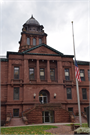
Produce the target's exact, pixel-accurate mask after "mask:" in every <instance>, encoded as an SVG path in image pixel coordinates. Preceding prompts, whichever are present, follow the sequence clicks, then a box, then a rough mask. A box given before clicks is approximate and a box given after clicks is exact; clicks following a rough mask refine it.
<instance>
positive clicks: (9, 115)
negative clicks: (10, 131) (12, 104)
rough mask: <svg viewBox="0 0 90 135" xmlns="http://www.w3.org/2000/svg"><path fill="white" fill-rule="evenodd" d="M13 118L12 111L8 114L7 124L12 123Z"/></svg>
mask: <svg viewBox="0 0 90 135" xmlns="http://www.w3.org/2000/svg"><path fill="white" fill-rule="evenodd" d="M8 117H9V119H8ZM11 118H12V116H11V113H8V114H7V119H6V125H8V124H9V123H10V121H11Z"/></svg>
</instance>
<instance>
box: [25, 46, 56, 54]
mask: <svg viewBox="0 0 90 135" xmlns="http://www.w3.org/2000/svg"><path fill="white" fill-rule="evenodd" d="M28 53H41V54H57V53H55V52H54V51H52V50H50V49H48V48H46V47H44V46H41V47H39V48H36V49H34V50H32V51H29V52H28Z"/></svg>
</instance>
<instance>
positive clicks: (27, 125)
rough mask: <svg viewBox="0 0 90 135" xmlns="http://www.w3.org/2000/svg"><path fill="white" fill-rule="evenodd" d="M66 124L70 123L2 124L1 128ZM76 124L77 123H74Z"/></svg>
mask: <svg viewBox="0 0 90 135" xmlns="http://www.w3.org/2000/svg"><path fill="white" fill-rule="evenodd" d="M66 124H71V123H42V124H29V125H20V126H2V128H11V127H22V126H43V125H53V126H57V125H66ZM75 124H78V123H75Z"/></svg>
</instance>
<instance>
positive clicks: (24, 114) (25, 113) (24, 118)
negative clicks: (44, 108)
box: [22, 105, 36, 125]
mask: <svg viewBox="0 0 90 135" xmlns="http://www.w3.org/2000/svg"><path fill="white" fill-rule="evenodd" d="M35 108H36V105H35V106H34V107H33V108H32V107H30V108H28V109H26V110H25V111H23V112H22V120H23V121H24V123H25V124H26V125H27V124H28V119H27V117H26V115H27V114H28V113H29V112H31V111H32V110H34V109H35Z"/></svg>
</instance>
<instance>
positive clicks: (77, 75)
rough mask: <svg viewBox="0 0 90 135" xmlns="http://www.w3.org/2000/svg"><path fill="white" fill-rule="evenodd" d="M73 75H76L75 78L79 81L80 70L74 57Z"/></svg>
mask: <svg viewBox="0 0 90 135" xmlns="http://www.w3.org/2000/svg"><path fill="white" fill-rule="evenodd" d="M75 75H76V78H77V80H78V81H79V82H81V77H80V72H79V68H78V65H77V62H76V59H75Z"/></svg>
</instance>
